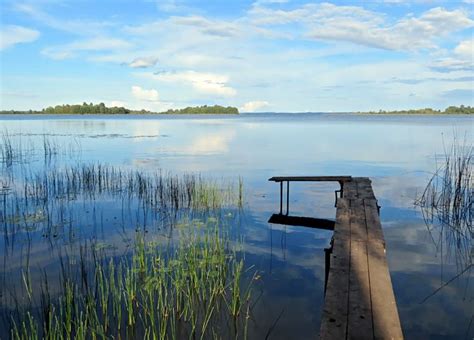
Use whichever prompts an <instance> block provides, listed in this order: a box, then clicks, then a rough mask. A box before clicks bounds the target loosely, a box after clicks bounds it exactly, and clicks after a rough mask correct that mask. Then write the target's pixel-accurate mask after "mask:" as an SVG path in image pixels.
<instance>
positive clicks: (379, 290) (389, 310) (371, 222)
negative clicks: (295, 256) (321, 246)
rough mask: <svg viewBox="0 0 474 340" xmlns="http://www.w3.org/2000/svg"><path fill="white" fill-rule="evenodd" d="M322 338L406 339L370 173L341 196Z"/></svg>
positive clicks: (345, 189)
mask: <svg viewBox="0 0 474 340" xmlns="http://www.w3.org/2000/svg"><path fill="white" fill-rule="evenodd" d="M319 335H320V338H321V339H403V333H402V328H401V325H400V318H399V316H398V310H397V305H396V301H395V296H394V293H393V288H392V282H391V279H390V273H389V270H388V265H387V260H386V257H385V241H384V237H383V231H382V226H381V223H380V218H379V214H378V207H377V201H376V199H375V195H374V193H373V190H372V185H371V181H370V180H369V179H368V178H363V177H357V178H353V180H352V181H348V182H344V195H343V198H340V199H338V201H337V210H336V223H335V225H334V239H333V253H332V256H331V267H330V270H329V275H328V282H327V288H326V296H325V302H324V307H323V316H322V320H321V329H320V334H319Z"/></svg>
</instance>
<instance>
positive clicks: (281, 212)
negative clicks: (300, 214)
mask: <svg viewBox="0 0 474 340" xmlns="http://www.w3.org/2000/svg"><path fill="white" fill-rule="evenodd" d="M282 214H283V182H280V215H282Z"/></svg>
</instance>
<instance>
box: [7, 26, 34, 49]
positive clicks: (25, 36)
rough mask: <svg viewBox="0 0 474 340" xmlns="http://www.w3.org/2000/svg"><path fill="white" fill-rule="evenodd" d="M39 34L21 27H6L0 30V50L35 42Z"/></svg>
mask: <svg viewBox="0 0 474 340" xmlns="http://www.w3.org/2000/svg"><path fill="white" fill-rule="evenodd" d="M39 36H40V32H38V31H36V30H32V29H29V28H26V27H22V26H16V25H8V26H5V27H3V28H2V29H1V30H0V50H3V49H6V48H9V47H11V46H13V45H16V44H21V43H28V42H32V41H35V40H36V39H38V37H39Z"/></svg>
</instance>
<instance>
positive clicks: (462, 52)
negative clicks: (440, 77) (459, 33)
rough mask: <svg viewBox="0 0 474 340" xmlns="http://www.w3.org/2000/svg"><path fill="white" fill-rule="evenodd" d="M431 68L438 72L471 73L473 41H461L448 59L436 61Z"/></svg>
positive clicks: (473, 61) (472, 66)
mask: <svg viewBox="0 0 474 340" xmlns="http://www.w3.org/2000/svg"><path fill="white" fill-rule="evenodd" d="M431 68H432V69H434V70H436V71H440V72H452V71H472V70H473V69H474V41H473V40H472V39H470V40H464V41H461V42H460V43H459V44H458V45H457V46H456V48H454V51H453V53H451V55H450V56H449V57H445V58H440V59H438V60H436V61H435V62H434V63H433V64H432V65H431Z"/></svg>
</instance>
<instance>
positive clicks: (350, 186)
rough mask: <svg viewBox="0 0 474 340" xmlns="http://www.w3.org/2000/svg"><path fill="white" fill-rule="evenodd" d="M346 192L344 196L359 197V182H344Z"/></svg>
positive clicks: (349, 197) (348, 197)
mask: <svg viewBox="0 0 474 340" xmlns="http://www.w3.org/2000/svg"><path fill="white" fill-rule="evenodd" d="M343 190H344V194H343V197H344V198H347V199H349V200H350V199H355V198H357V184H356V182H355V181H350V182H344V185H343Z"/></svg>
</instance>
